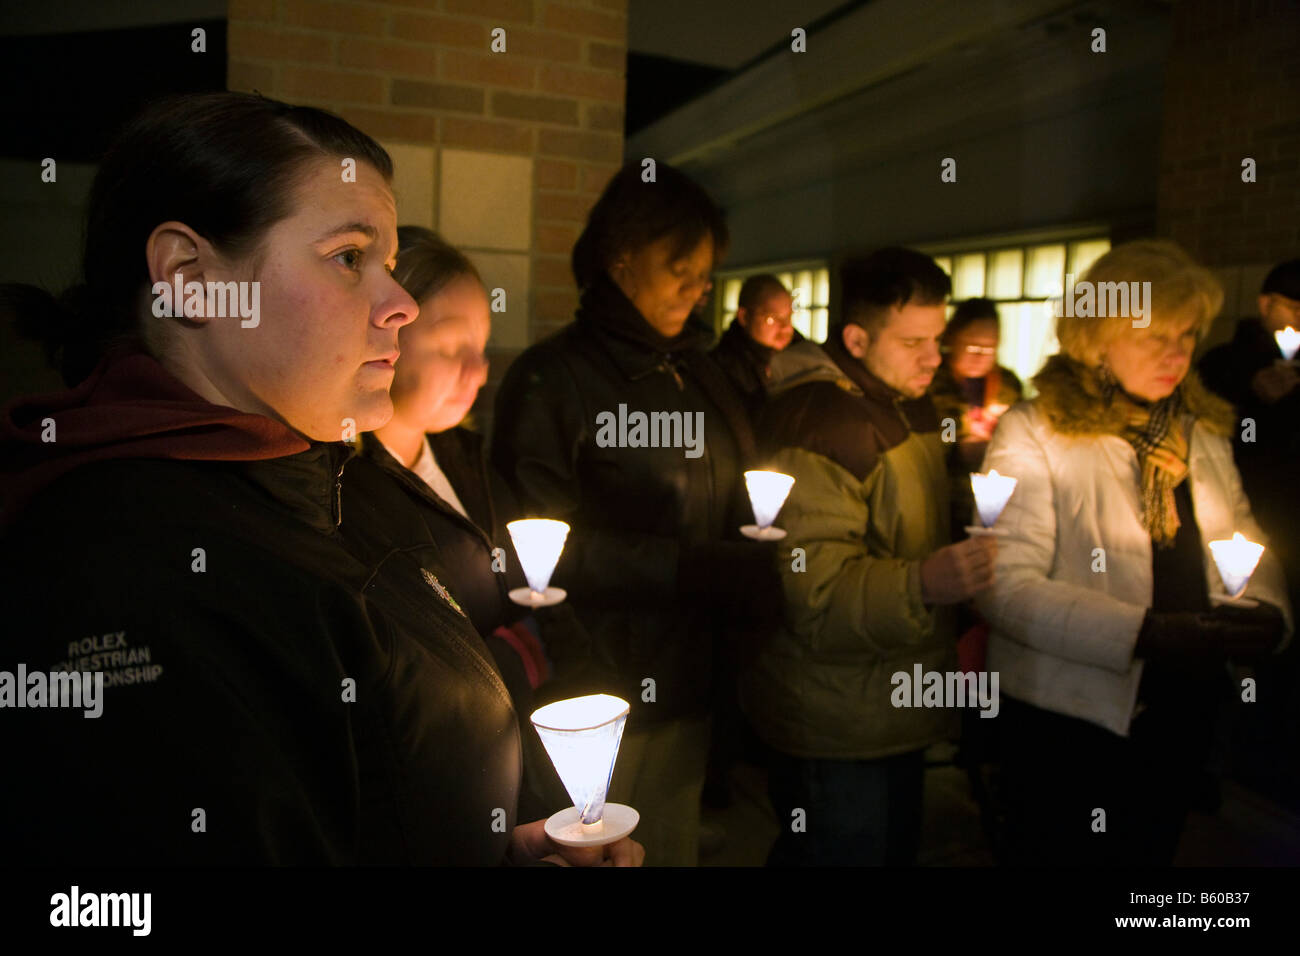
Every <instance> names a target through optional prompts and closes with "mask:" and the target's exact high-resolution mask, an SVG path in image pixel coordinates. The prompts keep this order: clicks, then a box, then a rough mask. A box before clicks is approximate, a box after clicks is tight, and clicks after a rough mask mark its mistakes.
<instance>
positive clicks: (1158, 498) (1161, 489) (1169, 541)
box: [1099, 366, 1188, 548]
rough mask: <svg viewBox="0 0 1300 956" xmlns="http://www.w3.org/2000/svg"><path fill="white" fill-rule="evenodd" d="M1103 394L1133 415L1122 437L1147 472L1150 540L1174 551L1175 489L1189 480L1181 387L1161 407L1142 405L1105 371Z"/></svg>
mask: <svg viewBox="0 0 1300 956" xmlns="http://www.w3.org/2000/svg"><path fill="white" fill-rule="evenodd" d="M1099 378H1100V379H1101V385H1102V394H1103V396H1105V398H1106V399H1107V401H1108V402H1110V403H1113V404H1118V405H1120V406H1121V407H1123V408H1124V410H1125V411H1126V412H1127V413H1128V423H1127V425H1126V426H1125V428H1124V432H1123V436H1124V438H1125V439H1127V440H1128V442H1129V444H1130V445H1132V446H1133V449H1134V451H1136V452H1137V456H1138V465H1139V466H1140V468H1141V469H1142V488H1141V491H1142V525H1143V527H1145V528H1146V529H1147V531H1148V532H1149V533H1150V535H1151V540H1152V542H1154V543H1155V544H1156V545H1157V546H1159V547H1162V548H1171V547H1173V544H1174V536H1175V535H1176V534H1177V533H1178V525H1179V521H1178V506H1177V504H1176V503H1175V501H1174V489H1175V488H1177V487H1178V485H1179V484H1180V483H1181V482H1182V480H1183V479H1184V478H1186V477H1187V445H1188V442H1187V426H1186V422H1185V419H1184V413H1185V407H1184V402H1183V390H1182V387H1181V385H1180V386H1179V387H1178V388H1176V389H1174V392H1173V394H1171V395H1169V396H1168V397H1167V398H1162V399H1161V400H1160V401H1158V402H1152V403H1150V404H1139V403H1137V402H1135V401H1134V400H1133V399H1132V398H1131V397H1130V396H1129V395H1128V393H1127V392H1125V391H1124V390H1123V389H1122V388H1120V387H1119V382H1118V381H1117V380H1116V379H1115V377H1114V375H1113V373H1111V372H1110V370H1109V369H1107V368H1106V367H1105V366H1103V367H1102V368H1101V369H1100V371H1099Z"/></svg>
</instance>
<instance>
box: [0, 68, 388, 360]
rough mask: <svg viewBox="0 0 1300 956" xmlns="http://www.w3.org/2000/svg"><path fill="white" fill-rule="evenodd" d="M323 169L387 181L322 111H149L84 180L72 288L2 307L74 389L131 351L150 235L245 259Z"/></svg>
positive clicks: (254, 98) (268, 104) (7, 293)
mask: <svg viewBox="0 0 1300 956" xmlns="http://www.w3.org/2000/svg"><path fill="white" fill-rule="evenodd" d="M327 157H338V158H340V159H342V158H352V159H354V160H356V161H357V162H358V163H369V164H370V165H371V166H372V167H373V168H374V169H375V170H376V171H377V172H379V173H380V175H382V176H383V177H384V179H385V180H390V181H391V179H392V176H393V162H392V160H391V159H390V158H389V156H388V154H387V153H386V152H385V151H384V149H383V147H382V146H380V145H379V144H378V143H376V142H375V141H374V140H373V139H371V138H370V137H369V136H367V135H366V134H365V133H363V132H361V131H360V130H358V129H356V128H355V127H353V126H351V125H349V124H348V123H347V122H345V121H344V120H342V119H340V118H339V117H337V116H335V115H334V114H332V113H327V112H325V111H324V110H318V109H314V108H312V107H307V106H291V105H289V104H287V103H281V102H279V101H278V100H272V99H267V98H265V97H263V96H259V95H256V94H250V93H204V94H198V95H185V96H177V97H170V98H168V99H165V100H161V101H159V102H157V103H155V104H153V105H151V106H149V107H148V108H146V109H145V110H144V112H142V113H140V114H139V115H138V116H136V117H135V118H134V119H133V120H131V122H129V123H128V124H127V125H126V127H125V128H123V130H122V131H121V132H120V133H119V134H118V136H117V138H116V139H115V140H114V142H113V145H112V146H110V147H109V149H108V152H107V153H106V154H105V155H104V158H103V161H102V162H101V164H100V167H99V171H98V173H97V174H96V175H95V181H94V185H93V186H92V187H91V191H90V199H89V203H88V207H87V211H86V229H85V252H84V258H83V260H82V282H81V284H80V285H78V286H74V287H73V288H71V289H69V290H67V291H66V292H64V293H63V294H62V295H61V296H59V297H57V298H56V297H54V296H52V295H50V294H49V293H48V292H45V291H43V290H41V289H37V288H35V287H33V286H12V285H11V286H6V287H5V288H4V290H3V300H4V302H3V304H4V305H5V306H7V308H8V310H9V311H12V312H13V313H15V314H16V317H17V322H18V328H19V331H21V332H25V333H27V334H30V335H32V336H33V337H35V338H37V339H39V340H40V341H41V342H42V343H43V344H44V346H45V349H46V354H47V356H49V357H50V360H51V362H52V363H53V364H55V365H56V366H57V367H58V368H59V369H60V371H61V372H62V373H63V378H64V380H65V381H66V382H67V383H68V384H69V385H74V384H76V383H77V382H80V381H81V380H82V379H84V378H85V377H86V376H87V375H89V374H90V372H91V371H93V370H94V368H95V365H96V364H97V363H98V361H99V359H100V358H101V357H102V355H103V354H104V352H105V351H107V350H108V349H109V348H111V347H113V346H115V345H117V344H120V343H123V342H135V343H142V342H143V339H142V337H141V335H140V316H139V311H138V310H139V307H140V303H141V295H142V293H143V292H144V291H145V290H146V289H147V288H148V286H149V270H148V265H147V263H146V262H145V256H144V250H145V242H146V241H147V240H148V238H149V235H150V233H152V232H153V230H154V229H155V228H156V227H157V226H158V224H159V223H162V222H167V221H168V220H175V221H177V222H183V223H185V224H186V225H187V226H189V227H190V228H191V229H193V230H194V231H195V232H197V233H198V234H199V235H201V236H202V237H203V238H205V239H207V240H208V241H209V242H211V243H212V244H213V246H214V247H215V248H217V249H218V250H220V252H221V253H222V254H223V255H226V256H229V257H231V258H235V259H238V258H242V257H245V256H247V255H249V254H252V253H254V252H256V251H257V250H258V248H259V246H260V244H261V242H262V240H263V238H264V237H265V235H266V232H267V230H269V229H270V228H271V226H273V225H274V224H275V223H276V222H278V221H280V220H281V219H284V218H285V217H287V216H288V215H290V214H291V213H292V211H293V209H292V202H293V196H294V189H295V187H296V186H297V184H298V182H299V180H300V177H301V175H302V173H303V172H304V170H305V167H306V166H307V164H308V163H309V162H310V161H311V160H313V159H320V158H327Z"/></svg>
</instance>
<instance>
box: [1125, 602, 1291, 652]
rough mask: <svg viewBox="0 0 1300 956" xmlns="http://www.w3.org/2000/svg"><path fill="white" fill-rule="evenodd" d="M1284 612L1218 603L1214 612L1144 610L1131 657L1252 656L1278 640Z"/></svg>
mask: <svg viewBox="0 0 1300 956" xmlns="http://www.w3.org/2000/svg"><path fill="white" fill-rule="evenodd" d="M1283 628H1284V622H1283V619H1282V612H1281V611H1279V610H1278V609H1277V608H1275V607H1273V605H1271V604H1260V606H1259V607H1257V608H1243V607H1235V606H1231V605H1222V606H1220V607H1217V608H1215V609H1214V610H1213V611H1160V612H1156V611H1150V610H1148V611H1147V615H1146V618H1145V619H1144V620H1143V622H1142V630H1141V631H1140V632H1139V633H1138V640H1137V646H1136V647H1135V648H1134V650H1133V655H1134V656H1135V657H1141V658H1143V659H1144V660H1150V661H1161V662H1165V663H1173V664H1197V663H1218V662H1222V661H1227V660H1252V659H1254V658H1257V657H1260V656H1263V655H1264V654H1267V653H1268V652H1269V651H1271V650H1272V649H1273V648H1275V647H1276V646H1277V645H1278V642H1279V641H1281V639H1282V633H1283Z"/></svg>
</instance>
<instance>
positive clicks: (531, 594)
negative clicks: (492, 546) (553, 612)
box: [506, 518, 569, 607]
mask: <svg viewBox="0 0 1300 956" xmlns="http://www.w3.org/2000/svg"><path fill="white" fill-rule="evenodd" d="M506 530H508V531H509V532H510V540H512V541H513V542H514V544H515V553H516V554H518V555H519V563H520V564H521V565H523V569H524V577H525V578H527V579H528V587H526V588H514V589H513V590H511V592H510V600H512V601H514V602H515V603H516V604H522V605H524V606H525V607H548V606H550V605H552V604H559V603H560V602H561V601H563V600H564V599H565V597H566V596H567V595H566V594H565V591H564V589H563V588H553V587H550V583H551V575H552V574H554V573H555V565H556V564H557V563H558V562H559V560H560V554H561V553H562V552H563V551H564V541H565V539H566V538H567V537H568V536H569V526H568V525H567V524H565V523H564V522H563V521H555V520H552V519H550V518H523V519H521V520H519V521H511V522H510V523H509V524H507V525H506Z"/></svg>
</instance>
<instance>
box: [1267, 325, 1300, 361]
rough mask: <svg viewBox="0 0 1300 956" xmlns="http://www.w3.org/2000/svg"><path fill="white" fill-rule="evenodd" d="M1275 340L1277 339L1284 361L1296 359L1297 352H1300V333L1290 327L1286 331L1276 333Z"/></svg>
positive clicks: (1274, 334)
mask: <svg viewBox="0 0 1300 956" xmlns="http://www.w3.org/2000/svg"><path fill="white" fill-rule="evenodd" d="M1273 338H1275V339H1277V347H1278V348H1279V349H1281V350H1282V357H1283V358H1284V359H1286V360H1287V361H1288V362H1289V361H1291V360H1292V359H1293V358H1295V353H1296V351H1297V350H1300V332H1297V331H1296V330H1295V329H1293V328H1291V326H1289V325H1288V326H1287V327H1286V328H1285V329H1279V330H1278V331H1276V332H1274V333H1273Z"/></svg>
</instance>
